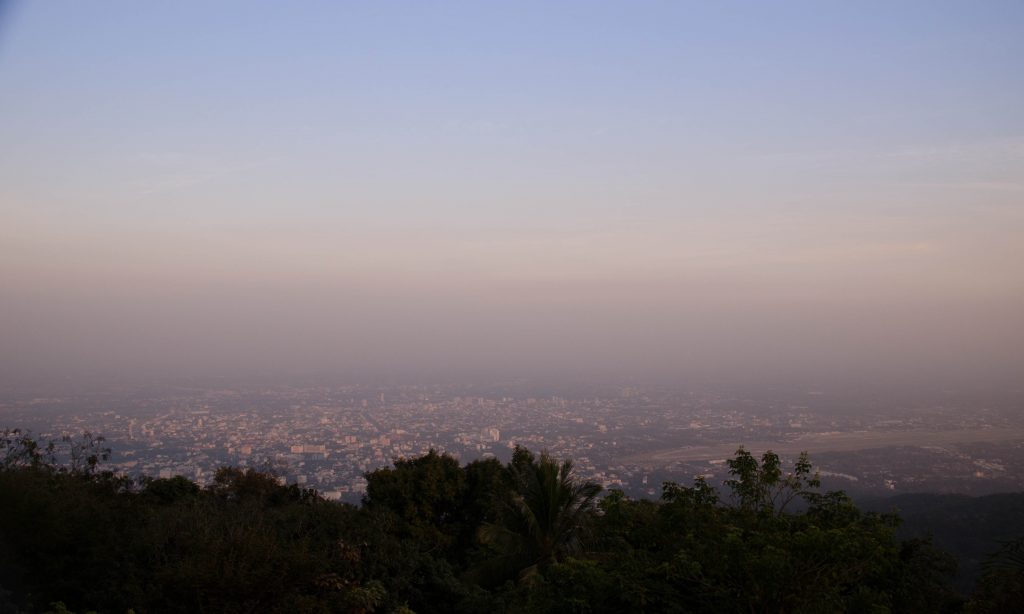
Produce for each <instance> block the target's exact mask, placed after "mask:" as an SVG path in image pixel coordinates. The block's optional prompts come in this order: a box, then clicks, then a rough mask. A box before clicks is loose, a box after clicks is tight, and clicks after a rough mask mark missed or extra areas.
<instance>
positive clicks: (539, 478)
mask: <svg viewBox="0 0 1024 614" xmlns="http://www.w3.org/2000/svg"><path fill="white" fill-rule="evenodd" d="M509 469H510V471H511V472H512V477H513V481H514V483H515V484H516V490H515V491H514V492H513V494H512V495H511V497H510V499H509V501H508V502H507V505H506V508H505V510H504V513H503V514H502V517H501V518H499V519H498V522H495V523H488V524H485V525H484V526H483V527H482V528H481V530H480V539H481V541H483V542H484V543H486V544H490V545H492V546H495V547H496V548H497V549H498V551H499V552H500V555H499V556H498V557H497V558H498V560H496V561H494V562H495V563H498V564H499V565H500V566H502V567H504V568H505V569H506V570H511V569H515V570H516V571H518V572H519V577H520V579H524V580H525V579H529V578H530V577H533V576H535V575H536V574H537V573H539V572H540V571H542V570H543V569H545V568H547V567H548V566H549V565H551V564H553V563H556V562H558V561H561V560H563V559H564V558H565V557H566V556H570V555H572V554H575V553H577V552H579V551H580V550H581V549H582V546H583V537H584V531H585V528H586V521H587V517H588V516H589V515H590V514H591V513H592V512H593V510H594V503H595V501H596V499H597V495H598V494H599V493H600V492H601V486H600V485H599V484H595V483H593V482H585V481H582V480H579V479H577V478H576V477H575V476H574V475H573V472H572V461H568V460H566V461H563V462H562V463H561V464H559V463H558V462H557V461H556V460H554V459H552V458H551V457H550V456H548V455H547V454H546V453H542V454H541V455H540V460H539V461H537V460H535V459H534V458H533V455H532V454H529V453H526V452H525V451H522V452H520V451H519V450H517V459H514V460H513V462H512V463H511V464H510V466H509Z"/></svg>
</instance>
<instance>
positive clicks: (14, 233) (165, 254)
mask: <svg viewBox="0 0 1024 614" xmlns="http://www.w3.org/2000/svg"><path fill="white" fill-rule="evenodd" d="M1022 61H1024V3H1021V2H1018V1H1007V2H998V1H991V2H939V1H928V2H910V1H908V2H898V3H894V2H856V3H852V2H851V3H839V2H779V3H762V2H714V3H710V2H558V3H551V2H543V3H541V2H538V3H531V2H516V3H489V2H430V3H425V2H409V3H395V2H373V3H346V2H317V1H307V2H296V3H288V4H287V5H285V4H282V3H280V2H256V1H253V0H247V1H245V2H227V1H225V2H205V1H202V2H200V1H197V2H191V1H184V0H183V1H179V2H162V3H157V2H146V3H142V2H132V1H123V2H119V1H97V2H72V1H63V2H5V3H3V4H2V6H0V144H2V146H0V380H3V379H7V380H14V379H17V378H22V377H52V378H59V377H67V376H72V375H82V374H85V375H96V376H105V375H118V376H124V377H128V376H131V377H135V376H138V377H153V376H159V375H201V374H216V373H245V372H251V373H272V374H294V373H307V372H319V373H338V374H346V373H348V374H351V373H374V372H384V373H391V374H401V373H412V372H420V373H449V374H458V373H466V374H470V373H475V374H487V375H488V376H490V375H501V374H506V375H510V376H519V375H530V374H546V375H550V376H558V375H559V374H562V373H565V374H569V373H574V374H587V373H590V374H593V375H595V376H602V377H603V376H610V375H613V374H614V375H623V376H639V375H657V376H659V377H668V378H679V379H681V380H687V379H693V378H719V379H738V380H743V379H749V380H759V381H774V380H777V381H800V382H808V383H813V382H815V381H823V380H829V381H843V380H848V381H850V382H871V381H881V380H888V381H891V382H906V383H907V385H933V386H938V385H945V384H946V383H947V382H948V383H949V385H960V384H963V383H965V382H966V383H970V382H974V383H981V385H990V384H991V385H1012V382H1014V381H1016V382H1019V381H1022V380H1024V68H1022Z"/></svg>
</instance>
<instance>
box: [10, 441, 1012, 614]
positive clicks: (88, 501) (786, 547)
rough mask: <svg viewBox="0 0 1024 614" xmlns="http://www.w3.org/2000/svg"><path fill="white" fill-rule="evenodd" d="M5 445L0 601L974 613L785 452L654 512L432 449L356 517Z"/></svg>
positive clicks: (984, 603)
mask: <svg viewBox="0 0 1024 614" xmlns="http://www.w3.org/2000/svg"><path fill="white" fill-rule="evenodd" d="M4 442H5V445H6V458H7V459H15V458H17V460H16V461H15V460H11V462H7V463H6V464H4V465H2V466H0V467H2V468H0V501H3V505H0V612H22V611H24V612H43V611H73V612H82V611H88V610H94V611H99V612H128V611H130V610H131V611H134V612H138V613H140V614H141V613H144V612H279V611H280V612H284V611H287V612H401V611H406V612H407V611H410V610H411V611H415V612H842V611H848V612H886V611H893V612H918V611H933V612H942V611H957V610H958V609H960V608H961V607H962V606H963V603H962V601H961V600H960V599H959V598H958V597H957V595H956V594H955V593H954V592H953V591H952V590H951V588H950V583H949V581H950V577H951V574H952V572H953V564H952V562H951V560H950V559H949V557H948V556H946V555H944V554H942V553H941V552H938V551H937V550H935V549H934V548H932V547H931V545H930V543H928V542H927V541H924V540H909V541H903V542H901V541H899V540H898V539H897V538H896V533H895V528H896V525H897V523H898V520H897V518H896V517H895V516H892V515H885V514H876V513H864V512H862V511H860V510H858V509H857V508H856V507H855V506H854V505H853V504H852V503H851V502H850V500H849V499H848V498H847V497H846V496H845V495H843V494H842V493H838V492H832V493H819V492H818V491H817V479H816V477H815V476H814V474H812V470H811V466H810V463H809V461H808V459H807V458H806V457H801V458H800V459H799V461H798V462H797V463H796V465H795V466H794V467H792V468H791V469H790V470H786V469H785V468H783V466H782V463H781V461H780V460H779V459H778V457H776V456H775V455H774V454H771V453H768V454H765V455H764V456H762V457H761V458H760V459H758V458H755V457H753V456H752V455H750V454H749V453H747V452H746V451H744V450H742V449H741V450H739V451H738V452H737V454H736V456H735V457H734V458H733V459H732V460H731V461H730V462H729V467H730V469H731V473H732V479H731V480H730V481H729V482H728V483H727V486H728V490H729V492H728V493H727V494H726V496H723V495H721V494H720V493H719V492H718V491H717V490H716V489H715V488H713V487H712V486H710V485H709V484H707V483H706V482H704V481H703V480H701V479H698V480H696V481H695V482H694V484H693V485H691V486H682V485H678V484H672V483H668V484H666V485H665V487H664V492H663V496H662V498H661V500H660V501H657V502H655V501H647V500H633V499H630V498H628V497H626V496H625V495H624V494H623V493H622V492H619V491H612V492H610V493H608V494H607V495H606V496H604V498H602V499H598V493H599V491H600V487H599V486H597V485H596V484H592V483H587V482H584V481H581V480H579V479H577V478H576V477H574V474H573V471H572V464H571V463H568V462H558V461H555V460H554V459H551V458H549V457H548V456H547V455H544V454H542V455H540V456H539V457H538V456H535V455H533V454H532V453H530V452H528V451H526V450H524V449H517V450H516V451H515V454H514V456H513V459H512V461H511V462H510V463H508V464H502V463H500V462H498V461H496V460H494V459H489V460H479V461H475V462H472V463H469V464H467V465H460V464H459V463H458V462H457V461H456V460H455V459H453V458H452V457H449V456H446V455H442V454H438V453H436V452H431V453H429V454H427V455H424V456H422V457H419V458H413V459H403V460H398V461H396V463H395V466H394V467H392V468H387V469H380V470H378V471H375V472H372V473H370V474H368V476H367V479H368V490H367V496H366V498H365V501H364V505H363V506H361V507H354V506H350V505H343V504H336V503H332V502H328V501H325V500H323V499H321V498H320V497H319V496H317V494H316V493H315V492H313V491H310V490H304V489H301V488H299V487H297V486H282V485H281V484H279V483H278V481H277V480H276V478H274V477H273V476H271V475H267V474H264V473H260V472H257V471H253V470H248V469H236V468H225V469H222V470H221V471H220V472H218V474H217V476H216V479H215V480H214V482H213V483H212V484H211V485H209V486H207V487H206V488H200V487H199V486H197V485H196V484H194V483H192V482H190V481H188V480H186V479H184V478H180V477H178V478H172V479H160V480H145V481H143V482H141V483H139V482H133V481H130V480H127V479H124V478H119V477H117V476H114V475H111V474H109V473H103V472H101V471H98V470H97V462H98V461H99V460H100V458H101V456H97V457H96V459H97V462H89V459H90V458H91V457H92V455H91V454H88V453H87V452H90V451H91V449H92V448H93V447H95V445H96V444H95V443H94V442H85V443H83V444H81V445H80V449H79V450H78V452H77V458H79V459H85V461H84V462H80V463H79V464H78V465H77V466H76V467H75V468H73V469H72V468H69V467H68V466H58V465H55V464H54V463H53V462H50V461H48V460H47V459H46V458H44V455H43V452H41V451H40V449H39V447H38V446H36V447H34V448H33V447H32V446H31V444H28V443H26V442H24V441H21V442H20V443H19V440H18V438H17V437H12V436H11V434H10V433H8V434H7V438H6V439H5V440H4ZM25 446H29V448H31V449H30V450H28V451H26V449H25ZM51 460H52V459H51ZM798 506H802V507H800V508H799V509H801V510H802V511H800V512H795V511H793V508H797V507H798ZM1012 548H1013V546H1007V551H1006V553H1005V555H1004V556H1003V558H1002V559H1000V561H1002V562H996V563H993V566H992V568H993V570H994V571H993V573H992V574H990V576H989V577H988V580H987V583H983V586H984V587H985V590H986V591H987V592H985V593H979V594H978V595H977V596H976V598H975V600H974V601H972V602H971V607H972V609H974V610H975V611H996V610H993V609H992V608H997V607H999V606H1000V605H1001V604H1004V603H1005V600H1006V599H1008V598H1013V597H1014V596H1015V595H1016V593H1013V592H1012V591H1014V590H1019V586H1020V584H1019V574H1020V571H1021V570H1020V567H1019V565H1017V566H1015V565H1016V563H1015V561H1017V560H1018V559H1017V558H1014V557H1016V556H1017V554H1016V553H1017V550H1013V549H1012ZM1015 574H1016V575H1015ZM1014 582H1018V583H1017V584H1014ZM1001 591H1002V592H1001ZM1006 591H1010V593H1006ZM1008 595H1009V596H1008Z"/></svg>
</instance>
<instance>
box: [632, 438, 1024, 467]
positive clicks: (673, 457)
mask: <svg viewBox="0 0 1024 614" xmlns="http://www.w3.org/2000/svg"><path fill="white" fill-rule="evenodd" d="M1012 440H1021V441H1024V429H969V430H958V431H884V432H877V431H856V432H851V433H813V434H807V435H802V436H800V437H798V438H796V439H792V440H789V441H746V442H739V441H737V442H734V443H718V444H711V445H705V446H685V447H680V448H669V449H662V450H652V451H650V452H645V453H642V454H634V455H631V456H628V457H624V458H622V459H620V460H621V461H622V462H627V463H641V464H651V465H667V464H669V463H674V462H680V461H705V460H717V459H724V458H729V457H731V456H732V455H733V454H734V453H735V452H736V449H737V448H739V447H740V446H741V445H742V446H743V447H744V448H746V449H747V450H750V451H751V452H753V453H755V454H761V453H763V452H764V451H766V450H773V451H775V452H777V453H779V454H781V455H790V454H799V453H800V452H803V451H806V452H809V453H811V454H816V453H821V452H852V451H855V450H868V449H872V448H894V447H902V446H921V447H923V446H941V445H948V444H958V443H977V442H986V441H1012Z"/></svg>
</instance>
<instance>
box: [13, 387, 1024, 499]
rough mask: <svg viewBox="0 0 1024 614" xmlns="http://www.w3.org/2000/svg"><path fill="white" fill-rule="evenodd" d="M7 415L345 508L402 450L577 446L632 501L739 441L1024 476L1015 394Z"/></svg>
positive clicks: (135, 399)
mask: <svg viewBox="0 0 1024 614" xmlns="http://www.w3.org/2000/svg"><path fill="white" fill-rule="evenodd" d="M0 428H20V429H23V430H30V431H31V432H32V434H33V435H34V436H36V437H37V438H38V439H41V440H48V439H54V438H59V437H60V436H62V435H78V434H81V433H83V432H85V431H88V432H91V433H93V434H95V435H102V436H103V437H105V438H106V445H108V446H109V447H110V448H111V449H112V458H111V459H110V461H109V462H107V463H105V465H104V466H105V467H106V468H107V469H110V470H113V471H116V472H120V473H123V474H126V475H131V476H151V477H162V478H167V477H172V476H176V475H181V476H184V477H186V478H188V479H190V480H194V481H196V482H197V483H199V484H207V483H209V482H210V481H211V480H212V478H213V476H214V473H215V472H216V470H217V469H218V468H219V467H222V466H226V465H230V466H239V467H254V468H259V469H265V470H270V471H273V472H275V473H276V474H277V475H279V476H280V478H281V479H282V480H284V481H286V482H288V483H297V484H300V485H302V486H305V487H308V488H313V489H316V490H317V491H318V492H319V493H320V494H321V495H323V496H324V497H327V498H329V499H335V500H342V501H347V502H352V503H357V502H359V501H360V499H361V497H362V495H363V494H364V493H365V489H366V480H365V478H364V474H365V473H366V472H369V471H373V470H374V469H377V468H379V467H384V466H387V465H389V464H390V463H391V462H393V460H394V459H396V458H407V457H414V456H418V455H422V454H425V453H427V452H428V451H429V450H431V449H435V450H438V451H440V452H445V453H448V454H451V455H453V456H455V457H456V458H458V459H460V460H461V461H462V462H469V461H472V460H475V459H479V458H487V457H496V458H498V459H499V460H502V461H507V460H508V459H509V458H510V457H511V454H512V450H513V449H514V447H515V446H517V445H520V446H525V447H526V448H529V449H530V450H532V451H535V452H540V451H547V452H549V453H550V454H552V455H553V456H556V457H559V458H569V459H572V460H573V461H574V463H575V466H576V470H577V473H578V474H579V475H580V476H581V477H584V478H587V479H589V480H594V481H596V482H599V483H601V484H602V485H603V486H605V487H606V488H618V489H622V490H623V491H625V492H626V493H627V494H629V495H631V496H635V497H648V498H653V497H657V496H659V495H660V489H661V485H662V482H664V481H676V482H680V483H684V484H688V483H689V482H690V481H691V480H692V479H693V478H694V477H695V476H698V475H700V476H705V477H706V478H707V479H709V480H710V481H712V482H721V481H722V480H723V479H726V478H727V477H728V469H727V466H726V464H725V461H726V459H727V458H729V457H730V456H732V454H733V453H734V452H735V450H736V448H737V447H738V446H740V445H744V446H745V447H746V448H747V449H749V450H751V451H752V452H755V453H757V454H760V453H762V452H763V451H764V450H766V449H772V450H775V451H777V452H778V453H780V455H781V456H782V457H783V459H784V460H792V459H793V458H794V457H795V456H796V454H798V453H799V452H800V451H802V450H808V451H809V452H810V453H811V460H812V462H813V463H814V465H815V467H816V468H817V469H818V470H819V471H820V473H821V476H822V479H823V482H824V487H825V488H833V489H843V490H846V491H847V492H849V493H851V494H853V495H860V496H871V495H882V494H893V493H898V492H962V493H966V494H985V493H990V492H999V491H1009V490H1021V489H1024V472H1021V471H1020V470H1019V468H1020V467H1021V466H1022V461H1024V419H1022V418H1021V412H1020V411H1019V409H1017V408H1016V406H1015V405H1014V404H1013V403H1006V404H979V405H978V406H965V405H963V404H960V403H950V404H942V403H936V402H928V403H924V402H921V403H916V404H906V405H904V406H900V407H891V406H886V405H885V404H884V403H882V402H869V401H850V400H842V399H839V398H834V397H833V396H831V395H829V394H826V393H822V392H820V391H815V390H808V391H800V392H795V393H787V394H776V395H764V396H763V397H760V398H758V399H753V398H747V397H746V396H744V395H738V394H727V393H723V392H716V391H702V392H695V391H681V390H673V389H668V388H662V387H645V386H622V387H618V388H609V387H606V386H605V387H595V388H594V389H593V390H588V389H582V390H580V389H575V390H574V391H573V392H572V393H571V394H569V393H562V394H552V393H550V392H543V393H542V392H538V391H537V390H531V388H530V387H529V386H527V385H525V384H519V383H515V384H502V385H491V386H454V385H389V386H379V385H374V386H369V385H309V386H305V385H304V386H258V385H246V386H226V387H223V388H217V387H208V386H207V387H198V386H182V385H178V386H161V387H148V388H137V389H132V388H120V389H116V390H107V391H104V392H90V393H73V394H67V395H62V396H47V397H40V396H31V395H15V394H11V395H10V396H9V398H7V399H6V400H4V401H3V402H0Z"/></svg>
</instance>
